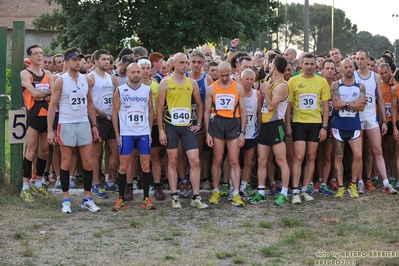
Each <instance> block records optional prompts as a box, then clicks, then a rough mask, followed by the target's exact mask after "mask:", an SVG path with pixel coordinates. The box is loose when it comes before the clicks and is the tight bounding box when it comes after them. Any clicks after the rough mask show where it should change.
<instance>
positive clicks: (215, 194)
mask: <svg viewBox="0 0 399 266" xmlns="http://www.w3.org/2000/svg"><path fill="white" fill-rule="evenodd" d="M227 193H228V192H227ZM219 201H220V192H218V191H212V195H211V198H210V199H209V203H211V204H218V203H219Z"/></svg>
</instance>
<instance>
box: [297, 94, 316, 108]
mask: <svg viewBox="0 0 399 266" xmlns="http://www.w3.org/2000/svg"><path fill="white" fill-rule="evenodd" d="M316 108H317V94H315V93H308V94H299V109H300V110H316Z"/></svg>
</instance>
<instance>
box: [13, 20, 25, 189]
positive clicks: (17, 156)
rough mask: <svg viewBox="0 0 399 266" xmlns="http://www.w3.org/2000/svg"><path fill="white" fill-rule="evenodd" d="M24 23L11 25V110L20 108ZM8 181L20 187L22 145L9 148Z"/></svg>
mask: <svg viewBox="0 0 399 266" xmlns="http://www.w3.org/2000/svg"><path fill="white" fill-rule="evenodd" d="M24 47H25V22H24V21H14V22H13V25H12V61H11V99H12V109H14V110H15V109H18V108H22V86H21V78H20V75H19V74H20V72H21V70H22V69H23V68H24V53H25V51H24ZM10 148H11V149H10V157H11V158H10V168H11V169H10V179H11V184H13V185H15V186H16V187H21V186H22V159H23V157H22V150H23V145H22V144H12V145H11V147H10Z"/></svg>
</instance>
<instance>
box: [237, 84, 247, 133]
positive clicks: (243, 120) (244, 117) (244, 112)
mask: <svg viewBox="0 0 399 266" xmlns="http://www.w3.org/2000/svg"><path fill="white" fill-rule="evenodd" d="M237 92H238V94H239V95H240V99H239V105H240V106H239V108H240V116H241V130H242V131H245V127H246V126H247V109H246V106H245V97H244V88H243V87H242V86H241V85H240V84H237Z"/></svg>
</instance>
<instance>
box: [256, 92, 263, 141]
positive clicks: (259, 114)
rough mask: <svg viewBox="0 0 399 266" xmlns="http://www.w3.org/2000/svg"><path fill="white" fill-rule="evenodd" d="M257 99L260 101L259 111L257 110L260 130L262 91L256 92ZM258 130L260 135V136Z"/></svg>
mask: <svg viewBox="0 0 399 266" xmlns="http://www.w3.org/2000/svg"><path fill="white" fill-rule="evenodd" d="M256 97H257V99H258V110H257V117H258V121H257V122H258V128H260V125H261V124H262V112H261V110H262V95H261V94H260V91H256ZM259 131H260V130H258V134H259Z"/></svg>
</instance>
